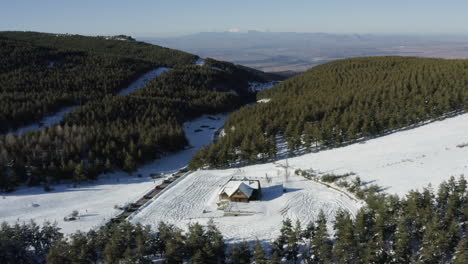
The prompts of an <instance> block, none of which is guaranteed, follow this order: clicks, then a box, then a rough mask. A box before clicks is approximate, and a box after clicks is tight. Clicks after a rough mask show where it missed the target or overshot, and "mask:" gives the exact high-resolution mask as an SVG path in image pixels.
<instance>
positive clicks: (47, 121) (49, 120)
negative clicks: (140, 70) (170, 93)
mask: <svg viewBox="0 0 468 264" xmlns="http://www.w3.org/2000/svg"><path fill="white" fill-rule="evenodd" d="M170 70H172V69H171V68H166V67H160V68H157V69H154V70H152V71H150V72H148V73H146V74H145V75H143V76H141V77H140V78H138V79H137V80H136V81H134V82H132V83H131V84H130V85H129V86H128V87H127V88H125V89H123V90H121V91H120V92H119V93H118V94H119V95H125V94H129V93H131V92H133V91H135V90H136V89H139V88H141V87H143V86H145V84H147V83H148V82H149V81H151V80H153V79H154V78H156V77H158V76H159V75H161V74H163V73H165V72H168V71H170ZM76 108H78V106H77V105H75V106H69V107H65V108H63V109H61V110H60V111H58V112H56V113H54V114H52V115H48V116H46V117H44V118H43V119H42V120H41V121H39V122H37V123H35V124H31V125H27V126H23V127H20V128H18V129H15V130H13V131H10V133H13V134H15V135H18V136H19V135H22V134H23V133H26V132H30V131H34V130H39V129H41V128H43V127H50V126H52V125H56V124H58V123H60V122H61V121H62V119H63V117H64V116H65V115H66V114H68V113H69V112H71V111H72V110H73V109H76Z"/></svg>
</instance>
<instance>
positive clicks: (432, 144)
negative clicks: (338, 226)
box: [289, 114, 468, 196]
mask: <svg viewBox="0 0 468 264" xmlns="http://www.w3.org/2000/svg"><path fill="white" fill-rule="evenodd" d="M467 131H468V114H462V115H458V116H455V117H452V118H447V119H444V120H441V121H435V122H432V123H429V124H426V125H424V126H420V127H417V128H413V129H408V130H403V131H399V132H396V133H393V134H390V135H387V136H383V137H379V138H375V139H370V140H367V141H364V142H361V143H356V144H352V145H349V146H345V147H342V148H335V149H330V150H325V151H320V152H318V153H310V154H306V155H302V156H298V157H295V158H290V159H289V164H290V165H291V166H292V167H294V168H301V169H309V168H311V169H314V170H318V171H321V172H327V173H335V174H344V173H346V172H354V173H356V174H357V176H359V177H361V179H362V180H364V181H367V182H371V183H375V184H377V185H379V186H382V187H383V188H385V190H386V191H387V192H389V193H395V194H398V195H400V196H402V195H405V194H406V193H407V192H408V191H410V190H412V189H421V188H423V187H426V186H427V185H428V184H431V185H432V186H433V187H437V186H438V185H439V184H440V183H441V182H442V181H444V180H448V179H449V177H450V176H456V177H458V176H459V175H461V174H464V175H465V177H466V176H467V175H468V147H459V146H462V145H463V144H464V143H466V142H468V132H467Z"/></svg>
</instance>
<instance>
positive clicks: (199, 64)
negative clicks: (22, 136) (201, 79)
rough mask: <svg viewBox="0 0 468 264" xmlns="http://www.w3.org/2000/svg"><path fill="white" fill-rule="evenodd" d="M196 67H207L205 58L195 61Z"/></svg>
mask: <svg viewBox="0 0 468 264" xmlns="http://www.w3.org/2000/svg"><path fill="white" fill-rule="evenodd" d="M195 65H198V66H203V65H205V59H203V58H198V59H197V60H196V61H195Z"/></svg>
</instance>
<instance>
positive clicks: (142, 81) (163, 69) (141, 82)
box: [118, 67, 172, 95]
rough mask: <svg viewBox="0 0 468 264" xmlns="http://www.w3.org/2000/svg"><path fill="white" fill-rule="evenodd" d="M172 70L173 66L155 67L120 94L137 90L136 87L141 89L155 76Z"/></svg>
mask: <svg viewBox="0 0 468 264" xmlns="http://www.w3.org/2000/svg"><path fill="white" fill-rule="evenodd" d="M170 70H172V69H171V68H166V67H160V68H157V69H154V70H152V71H150V72H148V73H146V74H145V75H143V76H141V77H140V78H138V79H137V80H136V81H134V82H133V83H132V84H131V85H130V86H128V87H127V88H125V89H123V90H121V91H120V92H119V93H118V94H119V95H125V94H129V93H131V92H133V91H135V90H136V89H139V88H141V87H143V86H145V84H147V83H148V82H149V81H151V80H153V79H154V78H156V77H158V76H159V75H161V74H163V73H165V72H168V71H170Z"/></svg>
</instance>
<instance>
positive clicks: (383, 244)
mask: <svg viewBox="0 0 468 264" xmlns="http://www.w3.org/2000/svg"><path fill="white" fill-rule="evenodd" d="M353 185H354V188H357V189H360V190H359V191H361V192H364V193H365V195H364V199H365V200H366V203H367V204H366V206H364V207H363V208H361V209H360V210H359V211H358V213H357V214H356V216H355V217H353V216H351V215H350V213H349V212H347V211H341V212H339V213H338V214H337V215H336V218H335V219H327V218H326V217H325V215H324V214H323V212H322V213H320V214H319V216H318V217H317V219H316V220H315V221H314V222H310V223H308V224H307V225H304V226H303V225H302V224H301V223H300V222H299V221H296V222H295V223H294V222H293V221H292V220H290V219H285V220H284V221H283V223H282V226H281V227H278V228H279V231H280V235H279V236H278V237H277V238H276V239H274V240H273V241H250V243H247V242H246V241H244V242H241V243H231V244H226V242H225V241H224V239H223V236H222V234H221V233H220V231H219V230H218V229H217V228H216V226H215V225H214V224H213V222H212V221H210V222H209V223H208V225H207V226H201V225H200V224H197V223H195V224H191V225H189V226H188V229H187V231H185V232H184V231H182V230H181V229H179V228H177V227H175V226H173V225H169V224H166V223H160V224H159V226H158V229H157V232H155V230H151V228H150V227H148V226H142V225H140V224H131V223H128V222H124V223H121V224H114V225H108V226H103V227H101V228H100V229H98V230H91V231H89V232H87V233H83V232H77V233H74V234H72V235H70V236H64V235H63V234H61V233H60V230H59V228H58V227H57V226H56V225H54V224H49V223H45V224H44V225H42V227H39V226H38V225H37V224H35V223H34V222H31V223H28V224H15V225H8V224H6V223H3V224H2V225H1V227H0V262H1V263H5V264H9V263H15V264H21V263H49V264H53V263H60V264H67V263H151V262H152V261H153V260H156V259H164V260H165V261H166V263H170V264H172V263H186V261H190V263H193V264H198V263H200V264H201V263H233V264H247V263H256V264H267V263H272V264H277V263H455V264H462V263H466V259H467V258H468V236H467V231H468V230H467V228H468V226H467V220H468V201H467V199H468V192H467V182H466V180H465V179H464V177H463V176H461V177H459V178H458V179H455V178H454V177H451V178H450V180H448V181H446V182H443V183H442V184H441V185H440V186H439V187H438V189H437V192H434V190H433V189H432V188H431V187H428V188H425V189H424V190H422V191H411V192H409V193H408V194H407V195H406V197H404V198H399V197H397V196H393V195H386V194H384V193H379V192H377V191H376V190H375V188H367V189H366V190H362V188H364V187H362V186H361V183H359V182H358V181H355V182H353ZM330 225H331V226H332V230H330V228H329V226H330ZM330 231H333V233H334V235H333V236H331V233H330ZM300 261H302V262H300Z"/></svg>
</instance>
